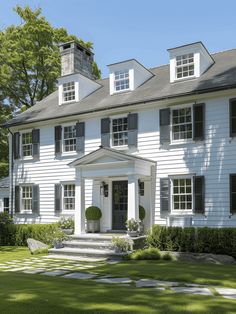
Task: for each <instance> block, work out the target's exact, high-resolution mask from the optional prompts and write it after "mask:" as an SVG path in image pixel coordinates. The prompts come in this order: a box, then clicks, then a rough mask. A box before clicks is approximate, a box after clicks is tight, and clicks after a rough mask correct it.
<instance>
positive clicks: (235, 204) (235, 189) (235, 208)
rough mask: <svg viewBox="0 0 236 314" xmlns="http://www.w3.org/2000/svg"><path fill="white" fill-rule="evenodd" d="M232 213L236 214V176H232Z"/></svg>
mask: <svg viewBox="0 0 236 314" xmlns="http://www.w3.org/2000/svg"><path fill="white" fill-rule="evenodd" d="M230 213H231V214H232V215H233V214H236V174H230Z"/></svg>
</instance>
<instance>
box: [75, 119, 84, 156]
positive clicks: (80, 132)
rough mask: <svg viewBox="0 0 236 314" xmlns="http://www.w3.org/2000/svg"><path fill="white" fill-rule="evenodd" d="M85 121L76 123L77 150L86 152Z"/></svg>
mask: <svg viewBox="0 0 236 314" xmlns="http://www.w3.org/2000/svg"><path fill="white" fill-rule="evenodd" d="M84 142H85V123H84V122H78V123H76V151H77V152H82V153H84Z"/></svg>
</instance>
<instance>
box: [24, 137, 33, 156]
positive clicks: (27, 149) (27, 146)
mask: <svg viewBox="0 0 236 314" xmlns="http://www.w3.org/2000/svg"><path fill="white" fill-rule="evenodd" d="M22 156H23V157H27V156H32V132H27V133H22Z"/></svg>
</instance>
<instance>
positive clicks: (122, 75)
mask: <svg viewBox="0 0 236 314" xmlns="http://www.w3.org/2000/svg"><path fill="white" fill-rule="evenodd" d="M114 75H115V80H114V89H115V91H116V92H119V91H124V90H128V89H129V70H121V71H115V74H114Z"/></svg>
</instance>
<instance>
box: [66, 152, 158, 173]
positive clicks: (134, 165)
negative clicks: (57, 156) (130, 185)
mask: <svg viewBox="0 0 236 314" xmlns="http://www.w3.org/2000/svg"><path fill="white" fill-rule="evenodd" d="M155 165H156V162H155V161H153V160H149V159H145V158H142V157H139V156H135V155H131V154H126V153H124V152H121V151H118V150H115V149H111V148H105V147H101V148H99V149H97V150H95V151H93V152H92V153H90V154H87V155H85V156H83V157H81V158H78V159H76V160H75V161H73V162H71V163H70V164H69V166H70V167H75V168H76V169H78V170H79V171H81V173H82V177H84V178H98V177H118V176H127V175H138V176H151V168H152V166H155Z"/></svg>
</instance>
